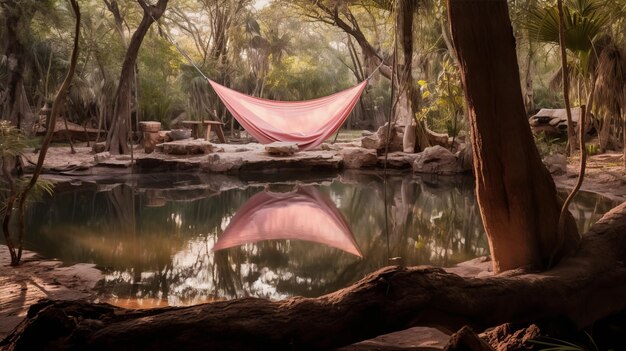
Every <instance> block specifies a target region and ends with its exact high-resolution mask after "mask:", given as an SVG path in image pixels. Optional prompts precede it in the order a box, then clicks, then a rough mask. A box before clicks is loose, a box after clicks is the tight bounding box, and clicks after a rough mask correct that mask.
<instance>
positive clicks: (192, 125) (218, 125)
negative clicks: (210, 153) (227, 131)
mask: <svg viewBox="0 0 626 351" xmlns="http://www.w3.org/2000/svg"><path fill="white" fill-rule="evenodd" d="M223 124H224V123H222V122H218V121H183V126H185V127H186V128H189V129H191V136H193V137H194V138H198V129H199V128H198V127H199V126H200V125H204V127H205V128H206V135H205V137H204V140H206V141H209V138H210V136H211V129H212V128H213V127H215V134H216V135H217V138H218V139H219V141H220V143H222V144H226V138H225V137H224V131H223V130H222V125H223Z"/></svg>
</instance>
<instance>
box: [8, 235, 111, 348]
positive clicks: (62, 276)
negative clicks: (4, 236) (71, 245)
mask: <svg viewBox="0 0 626 351" xmlns="http://www.w3.org/2000/svg"><path fill="white" fill-rule="evenodd" d="M10 262H11V260H10V255H9V250H8V248H7V247H6V246H4V245H0V340H1V339H3V338H4V337H5V336H6V335H7V334H8V333H10V332H11V330H13V328H15V326H16V325H17V324H18V323H19V322H20V321H22V319H24V317H25V316H26V312H27V311H28V308H29V307H30V306H31V305H32V304H34V303H35V302H37V301H39V300H40V299H57V300H76V299H85V298H89V297H90V296H91V295H92V294H93V287H94V286H95V285H96V283H97V282H98V281H99V280H100V279H102V273H101V272H100V270H98V269H96V268H95V267H94V265H93V264H86V263H80V264H75V265H73V266H69V267H64V266H62V264H63V263H62V262H61V261H58V260H50V259H44V258H42V257H41V256H39V255H37V254H36V253H34V252H30V251H25V252H24V253H23V255H22V262H23V263H22V264H21V265H19V266H17V267H11V266H10V265H9V263H10Z"/></svg>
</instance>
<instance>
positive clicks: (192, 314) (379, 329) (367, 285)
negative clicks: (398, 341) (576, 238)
mask: <svg viewBox="0 0 626 351" xmlns="http://www.w3.org/2000/svg"><path fill="white" fill-rule="evenodd" d="M624 233H626V204H622V205H621V206H619V207H618V208H616V209H614V210H613V211H611V212H610V213H608V214H607V215H605V216H604V217H603V218H602V219H601V220H600V221H599V222H598V223H597V224H596V225H595V226H594V227H593V228H592V229H591V230H590V231H589V232H588V233H587V234H586V235H585V236H584V237H583V239H582V242H581V245H580V249H579V250H578V252H577V253H576V255H575V256H573V257H570V258H568V259H565V260H563V261H562V262H561V263H560V264H559V265H558V266H556V267H555V268H553V269H552V270H550V271H547V272H544V273H526V274H519V275H515V274H506V275H499V276H494V277H486V278H463V277H460V276H458V275H455V274H452V273H447V272H446V271H444V270H443V269H440V268H432V267H408V268H405V267H397V266H396V267H386V268H382V269H380V270H378V271H377V272H374V273H372V274H370V275H369V276H367V277H365V278H364V279H362V280H361V281H359V282H357V283H355V284H354V285H352V286H350V287H348V288H345V289H342V290H339V291H337V292H334V293H331V294H329V295H325V296H322V297H318V298H301V297H292V298H290V299H287V300H284V301H269V300H266V299H257V298H243V299H237V300H232V301H219V302H215V303H209V304H203V305H197V306H192V307H179V308H158V309H152V310H126V309H123V308H119V307H114V306H111V305H107V304H98V305H93V304H89V303H86V302H61V301H58V302H52V301H44V302H41V303H39V304H37V305H34V306H33V307H31V309H30V310H29V312H28V316H27V318H26V320H25V321H23V322H22V323H21V324H20V325H19V326H18V327H17V328H16V329H15V331H14V332H13V333H12V334H11V335H9V336H8V337H7V338H6V339H5V340H4V341H2V342H1V343H0V346H4V347H6V349H7V351H10V350H39V349H55V350H64V349H76V350H172V349H175V350H197V349H205V348H207V346H210V347H211V348H212V349H215V350H319V349H322V350H324V349H333V348H335V347H339V346H342V345H347V344H351V343H354V342H357V341H361V340H364V339H368V338H371V337H374V336H377V335H380V334H384V333H388V332H391V331H395V330H401V329H406V328H409V327H413V326H419V325H429V326H436V327H438V328H442V329H447V330H457V329H459V328H460V327H462V326H463V325H470V326H471V327H472V328H474V329H475V330H483V329H484V328H486V327H491V326H496V325H500V324H502V323H504V322H515V323H525V322H534V321H537V320H545V321H549V320H559V321H567V322H571V323H572V324H573V325H574V326H576V327H579V328H582V327H585V326H589V325H590V324H592V323H593V322H594V321H596V320H598V319H601V318H604V317H607V316H609V315H611V314H614V313H616V312H617V311H621V310H623V309H624V308H626V299H624V298H623V296H626V295H625V294H626V283H625V282H626V266H624V262H625V261H626V240H624Z"/></svg>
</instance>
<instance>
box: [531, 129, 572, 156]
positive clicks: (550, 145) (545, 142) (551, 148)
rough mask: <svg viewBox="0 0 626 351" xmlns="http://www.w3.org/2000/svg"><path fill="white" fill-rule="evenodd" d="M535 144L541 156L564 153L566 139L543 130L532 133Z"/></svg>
mask: <svg viewBox="0 0 626 351" xmlns="http://www.w3.org/2000/svg"><path fill="white" fill-rule="evenodd" d="M534 137H535V145H537V150H538V151H539V154H540V155H541V157H545V156H548V155H552V154H556V153H560V154H565V147H566V141H565V139H563V138H555V137H551V136H549V135H547V134H546V133H544V132H540V133H537V134H534Z"/></svg>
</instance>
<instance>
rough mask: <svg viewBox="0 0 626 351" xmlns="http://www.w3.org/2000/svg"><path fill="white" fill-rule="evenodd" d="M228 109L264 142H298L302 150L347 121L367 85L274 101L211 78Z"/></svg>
mask: <svg viewBox="0 0 626 351" xmlns="http://www.w3.org/2000/svg"><path fill="white" fill-rule="evenodd" d="M209 83H211V86H212V87H213V89H214V90H215V92H216V93H217V95H218V96H219V97H220V99H221V100H222V102H223V103H224V105H226V108H228V111H230V113H231V114H232V115H233V116H234V117H235V119H237V121H239V123H241V125H242V126H243V127H244V128H245V129H246V130H247V131H248V133H250V134H251V135H252V136H253V137H255V138H256V139H257V140H258V141H259V142H261V143H263V144H269V143H272V142H275V141H288V142H295V143H298V146H299V147H300V149H301V150H308V149H311V148H314V147H316V146H317V145H319V144H321V143H322V142H323V141H324V140H326V139H328V138H329V137H330V136H331V135H333V133H335V132H336V131H337V130H338V129H339V127H341V125H342V124H343V122H345V120H346V118H348V115H350V112H352V109H353V108H354V106H355V105H356V103H357V102H358V101H359V97H360V96H361V93H362V92H363V89H365V86H366V85H367V80H364V81H363V82H361V83H360V84H359V85H356V86H354V87H352V88H349V89H346V90H344V91H340V92H338V93H335V94H333V95H329V96H326V97H322V98H319V99H314V100H307V101H293V102H291V101H273V100H266V99H260V98H256V97H252V96H248V95H245V94H242V93H240V92H237V91H235V90H232V89H229V88H226V87H225V86H223V85H220V84H218V83H215V82H214V81H212V80H209Z"/></svg>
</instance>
